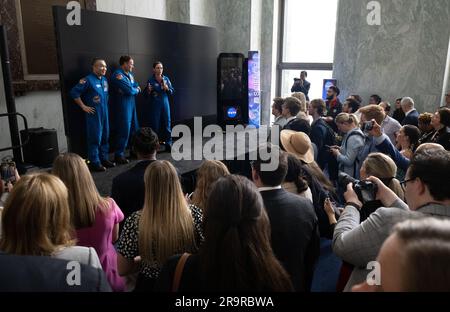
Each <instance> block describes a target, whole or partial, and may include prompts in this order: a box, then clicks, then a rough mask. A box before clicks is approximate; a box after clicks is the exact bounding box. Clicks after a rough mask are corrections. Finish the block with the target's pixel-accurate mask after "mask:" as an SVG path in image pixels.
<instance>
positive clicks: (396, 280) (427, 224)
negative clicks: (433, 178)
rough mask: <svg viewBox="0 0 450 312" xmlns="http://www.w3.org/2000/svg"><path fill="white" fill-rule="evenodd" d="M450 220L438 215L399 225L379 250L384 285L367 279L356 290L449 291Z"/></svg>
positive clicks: (353, 289)
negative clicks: (371, 282)
mask: <svg viewBox="0 0 450 312" xmlns="http://www.w3.org/2000/svg"><path fill="white" fill-rule="evenodd" d="M449 258H450V221H449V220H440V219H437V218H426V219H423V220H407V221H404V222H401V223H399V224H397V225H396V226H395V227H394V230H393V232H392V234H391V235H390V236H389V237H388V238H387V239H386V241H385V242H384V243H383V245H382V247H381V249H380V252H379V253H378V257H377V262H378V263H379V264H380V269H381V270H380V279H381V285H373V286H369V284H368V283H367V282H366V281H365V282H363V283H361V284H359V285H356V286H354V287H353V288H352V291H353V292H414V293H417V292H438V293H439V292H442V293H444V292H448V290H449V289H450V273H449V272H450V271H449V270H448V260H447V259H449Z"/></svg>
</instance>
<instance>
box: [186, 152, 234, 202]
mask: <svg viewBox="0 0 450 312" xmlns="http://www.w3.org/2000/svg"><path fill="white" fill-rule="evenodd" d="M229 174H230V172H229V171H228V168H227V166H225V165H224V163H223V162H221V161H218V160H206V161H205V162H203V164H202V165H201V166H200V168H199V169H198V171H197V184H196V187H195V191H194V194H193V197H192V204H193V205H195V206H197V207H198V208H200V209H202V210H203V209H205V204H206V200H207V199H208V195H209V193H211V186H212V184H213V183H214V182H216V181H217V180H218V179H220V178H222V177H226V176H227V175H229Z"/></svg>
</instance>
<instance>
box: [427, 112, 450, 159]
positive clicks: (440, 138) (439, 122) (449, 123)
mask: <svg viewBox="0 0 450 312" xmlns="http://www.w3.org/2000/svg"><path fill="white" fill-rule="evenodd" d="M431 124H432V125H433V128H434V130H435V132H434V134H433V136H432V137H431V143H437V144H440V145H442V146H443V147H444V148H445V149H446V150H447V151H448V150H450V108H441V109H440V110H438V111H437V112H436V113H435V114H434V116H433V119H432V121H431Z"/></svg>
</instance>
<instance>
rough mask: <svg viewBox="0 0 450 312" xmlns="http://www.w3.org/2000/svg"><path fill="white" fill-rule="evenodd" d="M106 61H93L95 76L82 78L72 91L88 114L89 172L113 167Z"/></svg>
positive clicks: (72, 94) (92, 74) (71, 93)
mask: <svg viewBox="0 0 450 312" xmlns="http://www.w3.org/2000/svg"><path fill="white" fill-rule="evenodd" d="M106 69H107V67H106V63H105V61H104V60H103V59H98V58H95V59H94V60H93V61H92V73H91V74H89V75H88V76H86V77H84V78H82V79H81V80H80V81H79V82H78V84H77V85H76V86H75V87H73V88H72V90H71V91H70V96H71V97H72V99H73V100H74V101H75V103H76V104H78V105H79V106H80V108H81V109H82V110H83V111H84V112H85V113H86V141H87V150H88V160H89V168H90V169H91V170H92V171H99V172H101V171H105V170H106V168H111V167H114V164H113V163H112V162H110V161H109V159H108V158H109V144H108V139H109V120H108V89H109V86H108V81H107V79H106V78H105V74H106Z"/></svg>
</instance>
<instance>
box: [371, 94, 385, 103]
mask: <svg viewBox="0 0 450 312" xmlns="http://www.w3.org/2000/svg"><path fill="white" fill-rule="evenodd" d="M381 101H382V99H381V96H379V95H378V94H372V95H371V96H370V98H369V105H380V103H381Z"/></svg>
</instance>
